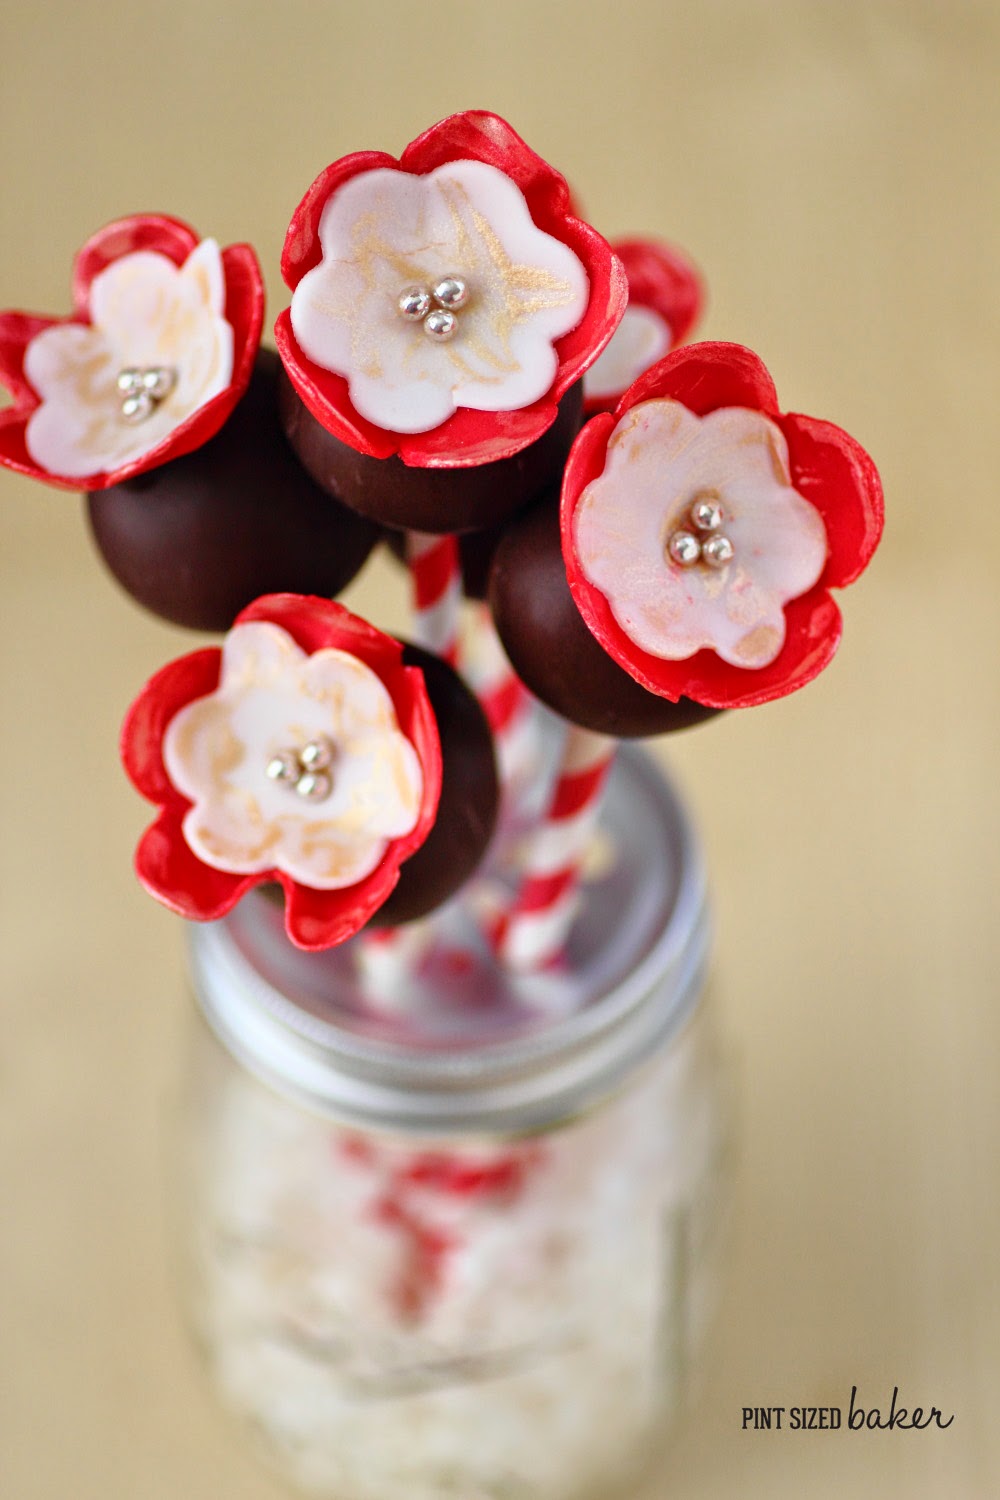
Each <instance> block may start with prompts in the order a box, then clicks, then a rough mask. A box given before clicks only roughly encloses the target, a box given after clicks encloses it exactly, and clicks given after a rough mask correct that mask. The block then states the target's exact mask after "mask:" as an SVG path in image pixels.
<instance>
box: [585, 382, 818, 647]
mask: <svg viewBox="0 0 1000 1500" xmlns="http://www.w3.org/2000/svg"><path fill="white" fill-rule="evenodd" d="M709 497H710V498H709ZM700 506H707V507H709V509H711V507H717V508H718V511H719V517H718V519H716V518H714V517H711V520H712V524H711V525H704V526H703V528H701V531H700V533H699V527H698V525H697V524H696V522H697V519H698V516H699V511H698V509H697V507H700ZM708 515H709V512H708V510H706V511H705V516H706V517H708ZM720 527H721V528H722V530H720V529H719V528H720ZM699 535H700V539H699ZM687 536H690V537H691V539H692V541H694V543H695V547H694V548H688V547H687V546H686V545H682V546H678V544H677V538H678V537H687ZM720 538H721V539H724V540H725V542H726V543H727V548H726V549H719V547H718V546H717V543H718V540H719V539H720ZM573 540H574V546H575V549H576V554H577V558H578V560H579V564H580V567H581V569H582V571H583V573H584V576H585V577H586V578H587V579H588V580H589V581H590V582H591V583H592V584H593V585H594V586H595V588H597V589H599V590H600V591H601V593H602V594H603V595H604V596H605V598H606V599H607V601H608V604H609V605H610V607H611V611H612V613H613V615H614V617H615V619H616V620H617V621H618V624H619V625H620V626H621V628H622V630H623V631H624V632H625V634H626V635H627V636H628V637H629V638H630V639H631V640H632V641H634V642H635V644H636V645H637V646H639V647H641V649H642V650H643V651H647V652H649V654H650V655H652V656H658V657H661V658H663V659H664V660H666V661H680V660H682V659H684V658H686V657H689V656H693V655H694V653H695V652H696V651H700V650H702V649H703V648H705V647H708V648H709V649H711V650H713V651H715V652H716V653H717V654H718V655H719V656H720V657H722V659H723V661H727V662H729V663H731V664H732V665H733V666H737V667H749V668H755V667H765V666H767V664H768V663H769V662H772V661H773V660H774V659H775V657H776V656H777V655H778V653H779V651H780V650H781V648H782V646H783V644H784V640H785V616H784V605H785V604H787V603H788V602H789V600H791V599H796V598H798V597H799V596H800V595H801V594H804V593H806V592H807V591H808V590H809V589H810V588H812V586H813V584H815V583H816V582H817V581H818V579H819V577H820V574H821V573H822V571H823V567H824V564H825V562H826V554H827V542H826V531H825V529H824V526H823V522H822V519H821V517H820V515H819V512H818V511H817V510H816V509H815V508H814V507H813V506H812V505H810V504H809V502H808V501H807V500H805V499H803V497H802V496H801V495H800V494H799V493H798V491H797V490H795V489H794V488H793V487H792V483H791V478H790V474H789V467H788V445H787V443H786V442H785V438H784V434H783V433H782V432H781V429H780V428H779V427H778V426H776V424H775V423H774V422H772V421H771V420H770V419H769V418H768V417H765V416H764V415H763V414H762V413H761V412H757V411H749V410H746V409H744V408H743V407H724V408H721V409H720V410H718V411H713V412H709V413H708V415H707V416H704V417H698V416H695V414H694V413H693V412H690V411H688V409H687V408H686V407H685V406H682V405H681V404H680V403H679V402H677V401H671V400H667V399H661V400H654V401H646V402H643V403H642V404H641V405H639V406H635V407H633V408H632V410H631V411H629V412H628V413H627V414H626V415H625V416H624V417H623V418H622V420H621V421H620V422H619V423H618V425H617V427H616V428H615V430H614V432H613V433H612V435H611V440H610V443H609V444H608V456H607V463H606V465H605V468H604V472H603V474H601V475H600V477H599V478H597V479H595V480H593V481H592V482H591V483H590V484H589V485H588V486H587V488H586V489H585V490H584V492H583V495H582V497H581V500H580V504H579V507H578V509H577V512H576V516H575V518H574V531H573ZM720 550H722V551H723V556H722V557H721V558H720V556H719V551H720ZM696 551H697V552H698V555H697V556H696V555H695V552H696ZM726 551H728V554H729V556H728V558H727V557H726V556H725V555H724V554H725V552H726ZM685 554H687V555H685Z"/></svg>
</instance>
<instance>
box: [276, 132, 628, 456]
mask: <svg viewBox="0 0 1000 1500" xmlns="http://www.w3.org/2000/svg"><path fill="white" fill-rule="evenodd" d="M282 273H283V275H284V277H285V280H286V282H287V283H288V285H289V287H291V288H292V290H293V298H292V306H291V308H290V309H288V310H287V311H286V312H283V313H282V314H281V316H280V317H279V319H278V322H277V325H276V327H275V337H276V339H277V343H278V349H279V351H280V354H281V357H282V360H283V362H284V364H285V368H286V370H287V371H288V375H289V377H290V379H291V381H292V383H293V385H294V386H295V389H296V390H297V392H298V394H299V396H300V397H301V399H302V401H303V402H304V403H305V405H306V406H307V407H308V409H309V411H310V412H312V414H313V416H314V417H316V418H317V420H318V421H319V422H321V423H322V425H323V426H324V427H326V428H327V429H328V431H330V432H332V433H333V434H334V435H335V436H336V437H338V438H340V439H341V440H342V441H343V442H345V443H348V444H349V445H350V446H351V447H353V448H355V449H357V450H358V451H359V452H361V453H364V454H368V455H370V456H372V457H375V458H388V457H389V456H390V455H392V454H394V453H398V454H399V455H400V457H401V458H402V459H403V461H404V462H405V463H407V464H410V465H412V466H414V467H418V468H434V467H448V468H453V467H465V466H472V465H478V464H483V463H489V462H492V461H494V460H498V459H503V458H507V457H509V456H510V455H511V454H514V453H517V452H519V451H520V450H521V449H523V448H525V447H527V446H528V445H529V444H530V443H532V442H534V441H535V440H536V439H537V438H539V437H541V435H542V434H543V433H544V432H545V431H546V430H547V429H548V428H549V427H550V426H551V425H552V423H553V421H554V420H555V416H556V406H557V403H558V401H559V400H560V398H561V397H562V396H563V394H564V393H565V392H566V391H567V390H568V389H569V387H570V386H571V385H572V384H574V382H575V381H577V380H579V379H580V377H581V375H582V374H583V372H584V370H586V369H587V368H588V366H589V365H591V364H592V363H593V361H594V360H595V359H596V358H597V356H598V355H599V354H600V352H601V350H602V349H603V348H604V346H605V344H606V343H607V342H608V340H609V339H610V337H611V335H612V333H613V332H614V329H615V327H616V326H617V324H618V321H619V319H620V318H621V315H622V312H623V310H624V307H625V302H626V297H627V288H626V283H625V276H624V272H623V270H622V267H621V265H620V263H619V262H618V260H617V259H616V257H615V256H614V255H613V253H612V251H611V249H610V247H609V246H608V244H607V243H606V241H605V240H603V239H602V238H601V236H600V235H599V234H598V233H597V232H596V231H595V230H594V229H592V228H591V227H590V226H589V225H588V224H585V223H584V222H582V220H580V219H579V218H577V217H576V215H575V214H574V213H573V211H572V206H571V203H570V198H569V189H568V187H567V185H566V182H565V180H564V179H563V178H562V177H561V176H560V174H559V173H558V172H556V171H554V170H553V169H552V168H551V167H550V166H548V165H547V164H546V163H545V162H544V161H542V160H541V158H540V157H538V156H536V155H535V153H534V152H533V151H531V150H530V148H529V147H528V146H527V145H525V143H524V141H522V140H521V138H520V137H519V136H518V135H516V134H515V132H514V131H513V130H512V129H511V127H510V126H509V125H507V124H506V123H505V122H504V121H503V120H501V119H499V118H498V117H497V116H496V115H493V114H488V113H485V112H483V111H470V112H468V113H465V114H459V115H452V116H451V117H450V118H449V119H447V120H443V121H441V122H440V124H437V125H434V126H432V127H431V129H430V130H428V131H426V132H425V133H424V134H423V135H421V136H419V137H418V138H417V139H416V140H415V141H413V142H411V144H410V145H409V146H407V147H406V149H405V151H404V152H403V154H402V156H401V157H400V158H399V160H398V161H397V160H396V159H395V158H394V157H391V156H388V155H386V154H385V153H384V152H378V151H363V152H357V153H355V154H354V155H352V156H347V157H343V158H342V159H341V160H339V161H336V162H334V163H333V164H332V166H329V167H328V168H327V169H326V171H325V172H323V173H321V174H320V176H319V177H318V178H317V179H316V181H315V182H314V183H313V185H312V187H311V188H310V189H309V192H308V193H307V194H306V196H305V198H304V199H303V200H302V202H301V203H300V205H299V207H298V208H297V209H296V211H295V214H294V216H293V218H292V222H291V226H290V228H289V231H288V236H287V238H286V240H285V249H284V254H283V257H282Z"/></svg>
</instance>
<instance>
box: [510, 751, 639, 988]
mask: <svg viewBox="0 0 1000 1500" xmlns="http://www.w3.org/2000/svg"><path fill="white" fill-rule="evenodd" d="M616 744H617V741H615V740H614V739H611V738H609V737H608V736H607V735H603V734H593V733H592V732H591V731H590V730H588V729H577V728H576V727H574V726H570V729H569V732H568V734H567V737H566V744H565V748H564V751H563V758H562V764H561V766H560V769H559V774H558V777H557V779H556V784H555V788H554V791H553V793H552V799H551V802H550V804H549V807H548V810H547V812H546V814H545V816H544V818H543V819H542V821H541V823H540V824H539V826H538V827H537V829H536V830H535V831H534V833H533V834H531V835H529V840H530V842H529V844H528V849H527V854H526V857H525V862H524V875H523V878H522V882H521V886H520V888H519V890H518V891H517V893H516V895H515V897H514V901H513V904H512V906H511V908H510V910H509V911H508V912H507V913H506V914H505V915H504V916H502V917H501V918H500V920H499V921H498V923H497V925H496V929H495V931H494V942H495V945H496V950H497V954H498V956H499V958H500V960H501V962H502V963H505V964H507V965H509V966H510V967H511V968H513V969H529V970H530V969H540V968H542V967H543V966H544V965H545V964H547V963H549V962H551V960H552V959H554V958H556V957H557V956H558V954H559V953H560V952H561V950H562V948H563V946H564V945H565V942H566V937H567V934H568V933H569V929H570V925H571V923H572V921H573V917H574V915H575V912H576V908H577V904H578V899H579V897H578V886H579V883H580V877H581V875H582V872H583V864H584V860H585V858H586V855H587V850H588V847H589V845H590V841H591V837H592V834H593V830H594V826H595V824H596V822H597V815H598V812H599V810H600V804H601V793H602V791H603V789H604V783H605V780H606V779H607V775H608V771H609V769H610V767H611V762H612V760H613V759H614V753H615V747H616Z"/></svg>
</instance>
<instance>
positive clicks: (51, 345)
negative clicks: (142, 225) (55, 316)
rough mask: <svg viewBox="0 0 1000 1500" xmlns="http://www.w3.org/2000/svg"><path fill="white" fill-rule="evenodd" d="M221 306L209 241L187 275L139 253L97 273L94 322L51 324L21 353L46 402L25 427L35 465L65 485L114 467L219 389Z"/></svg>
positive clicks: (228, 337)
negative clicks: (58, 477) (63, 477)
mask: <svg viewBox="0 0 1000 1500" xmlns="http://www.w3.org/2000/svg"><path fill="white" fill-rule="evenodd" d="M225 302H226V288H225V279H224V276H223V269H222V257H221V255H220V253H219V247H218V245H217V244H216V243H215V241H214V240H202V242H201V244H200V245H198V246H197V247H196V248H195V249H194V250H192V252H191V254H190V255H189V256H188V258H187V260H186V261H185V262H184V264H183V265H182V266H176V265H174V263H173V261H171V260H169V259H168V258H167V256H165V255H161V254H159V252H157V251H154V250H136V251H135V252H134V253H133V254H131V255H123V256H121V257H120V259H118V260H116V261H113V262H112V263H111V265H109V266H108V267H107V268H106V269H105V270H103V271H101V272H100V274H99V275H97V276H95V277H94V280H93V282H92V283H91V287H90V307H89V312H90V323H89V324H81V323H57V324H54V325H53V326H52V327H51V328H46V329H44V330H43V332H41V333H40V334H38V335H37V336H36V337H35V338H34V339H32V341H31V343H30V344H29V345H28V347H27V350H26V351H25V358H24V372H25V375H26V376H27V378H28V380H29V382H30V383H31V385H32V386H33V388H34V389H35V391H36V392H37V393H38V395H39V396H40V397H41V405H40V406H38V407H37V408H36V409H35V411H34V412H33V413H32V414H31V417H30V418H29V420H28V424H27V427H26V429H25V442H26V444H27V448H28V452H29V454H30V455H31V457H32V459H33V460H34V461H35V463H36V464H38V465H39V467H40V468H43V469H47V470H48V471H49V472H50V473H52V474H59V475H62V476H65V477H66V478H68V479H86V478H87V476H88V475H92V474H100V473H106V472H109V471H112V470H114V469H119V468H121V467H122V466H123V465H124V464H127V463H131V462H133V461H134V460H135V459H138V458H141V457H142V456H143V455H144V454H146V453H148V452H149V451H150V450H151V449H153V448H155V447H156V446H157V445H158V444H159V443H161V442H162V441H163V440H164V438H166V437H167V436H169V434H170V433H171V432H172V431H173V430H174V428H175V427H177V426H179V425H180V423H181V422H183V421H185V420H186V419H187V418H188V417H189V416H190V415H191V414H192V412H194V411H197V409H198V408H199V407H200V406H204V404H205V403H206V401H210V400H211V398H212V397H213V396H216V395H218V393H219V392H220V391H223V390H225V389H226V387H227V386H228V385H229V383H230V381H231V379H232V374H233V330H232V327H231V326H230V324H229V323H228V322H227V321H226V319H225V318H224V317H223V311H224V309H225ZM130 403H131V404H130Z"/></svg>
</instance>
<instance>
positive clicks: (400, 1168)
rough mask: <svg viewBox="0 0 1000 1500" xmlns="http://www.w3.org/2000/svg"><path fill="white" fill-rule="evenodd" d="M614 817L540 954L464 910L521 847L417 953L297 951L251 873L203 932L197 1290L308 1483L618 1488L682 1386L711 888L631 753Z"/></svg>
mask: <svg viewBox="0 0 1000 1500" xmlns="http://www.w3.org/2000/svg"><path fill="white" fill-rule="evenodd" d="M602 830H603V831H602V841H601V846H600V848H599V850H598V857H597V858H596V860H595V861H592V863H593V864H594V866H595V867H594V868H593V869H592V870H591V872H590V878H589V880H588V882H587V884H586V886H585V893H584V898H583V904H582V908H581V911H580V914H579V916H578V918H577V921H576V923H575V926H574V929H573V932H572V934H571V938H570V942H569V946H568V950H567V955H566V959H565V962H564V963H562V964H561V965H560V966H559V967H558V968H557V969H555V970H553V971H551V972H547V973H545V974H543V975H539V976H530V977H522V978H518V977H516V976H510V975H504V974H502V973H499V972H498V971H497V969H496V966H495V965H494V964H493V963H492V962H491V960H490V958H489V954H488V952H487V950H486V947H485V944H484V943H483V942H482V939H481V938H480V939H478V940H477V937H476V932H477V931H478V929H479V926H481V924H474V923H473V922H472V921H471V920H470V910H472V909H473V908H474V907H475V904H476V902H477V901H479V902H482V901H483V900H484V899H485V896H484V891H485V890H486V889H487V885H488V882H489V881H490V879H491V878H495V872H496V868H497V860H498V858H499V863H500V865H501V867H502V863H503V856H502V850H503V846H504V839H503V838H501V839H500V840H499V847H500V850H501V854H500V856H496V855H495V856H494V861H493V875H492V876H491V875H490V874H489V873H488V875H487V876H486V877H484V878H483V880H482V881H480V882H478V896H477V894H476V892H473V893H472V894H471V895H470V896H469V897H468V898H467V899H466V900H464V901H460V902H453V903H451V905H450V907H448V908H446V909H445V910H444V912H443V914H442V915H441V916H440V917H439V918H438V919H437V920H436V922H435V927H434V939H433V941H432V942H431V943H430V944H429V945H427V944H424V945H422V946H421V945H419V944H418V945H417V947H416V949H415V950H411V949H409V948H408V947H407V944H406V940H405V939H404V941H403V945H402V946H401V948H400V950H399V951H398V952H393V951H392V950H393V945H392V944H391V943H390V944H386V945H376V946H375V947H374V948H372V947H371V946H370V945H359V944H357V943H355V944H349V945H346V946H345V948H342V949H337V950H334V951H332V952H330V953H327V954H319V955H309V954H303V953H301V952H299V951H297V950H295V949H294V948H292V947H291V946H290V944H289V943H288V942H287V940H286V939H285V937H284V932H283V928H282V920H281V913H280V910H279V909H278V908H277V907H276V906H274V905H273V904H272V903H271V902H270V901H268V900H267V899H266V897H264V896H263V895H262V893H260V892H255V893H252V895H251V898H249V899H248V900H245V901H244V902H243V903H242V904H241V905H240V906H239V907H238V908H237V909H236V910H235V911H234V912H233V913H232V915H231V916H230V917H228V918H226V919H225V920H224V921H222V922H219V923H215V924H212V925H210V926H206V927H200V928H196V929H194V931H193V932H192V936H191V955H192V967H193V973H194V979H195V986H196V990H197V993H198V997H199V1000H200V1003H201V1009H202V1012H203V1014H204V1017H205V1018H207V1021H208V1026H205V1025H204V1024H203V1023H202V1024H201V1025H200V1028H199V1032H198V1034H197V1037H196V1040H195V1050H194V1058H193V1066H192V1068H191V1069H190V1072H189V1086H188V1089H187V1094H186V1103H185V1108H184V1111H183V1121H182V1125H183V1128H182V1137H183V1147H184V1149H183V1151H182V1165H183V1173H182V1180H181V1189H182V1194H181V1201H182V1207H183V1214H182V1231H183V1233H182V1251H183V1260H184V1266H185V1286H186V1291H187V1294H188V1297H189V1306H190V1313H191V1316H192V1319H193V1323H194V1326H195V1329H196V1332H197V1336H198V1339H199V1342H200V1344H201V1346H202V1349H203V1351H204V1354H205V1357H206V1360H207V1363H208V1367H209V1370H210V1373H211V1377H212V1380H213V1383H214V1385H215V1386H216V1388H217V1390H218V1391H219V1393H220V1394H221V1396H222V1397H223V1399H224V1401H225V1403H226V1404H227V1405H228V1406H229V1407H230V1408H232V1409H233V1410H235V1411H236V1412H237V1413H238V1414H240V1415H241V1416H242V1417H243V1418H244V1419H246V1420H247V1422H248V1423H249V1424H250V1425H252V1427H253V1428H254V1429H256V1431H257V1433H258V1434H259V1435H260V1436H261V1437H262V1438H263V1439H264V1442H265V1445H266V1447H267V1449H268V1450H269V1452H270V1455H271V1458H272V1460H273V1461H275V1462H276V1463H277V1464H278V1466H279V1468H280V1469H281V1471H282V1472H283V1473H284V1475H285V1476H286V1477H287V1478H288V1479H289V1480H290V1481H292V1482H293V1483H294V1484H296V1485H297V1486H299V1487H300V1488H302V1489H304V1490H306V1491H308V1492H311V1493H314V1494H317V1495H323V1496H331V1497H336V1500H399V1497H400V1496H402V1495H405V1496H406V1497H407V1500H442V1497H454V1500H487V1497H489V1500H512V1497H515V1496H516V1497H518V1500H535V1497H537V1500H542V1497H544V1500H563V1497H567V1500H568V1497H577V1496H582V1495H589V1494H594V1495H600V1496H601V1497H602V1500H608V1497H609V1496H610V1495H611V1494H613V1493H617V1492H618V1488H619V1486H621V1487H622V1488H623V1490H625V1489H626V1487H627V1486H628V1485H629V1484H630V1483H632V1482H633V1481H634V1478H635V1476H636V1472H637V1471H638V1470H639V1469H640V1468H641V1467H643V1466H644V1465H645V1463H646V1462H647V1461H648V1458H649V1456H650V1454H651V1453H652V1452H653V1451H655V1446H656V1440H657V1438H658V1437H659V1436H660V1435H661V1434H662V1432H663V1431H664V1429H665V1427H666V1424H667V1421H668V1419H669V1417H670V1415H671V1414H672V1412H673V1410H674V1409H675V1407H676V1404H677V1401H678V1398H679V1396H680V1393H681V1387H682V1377H683V1374H684V1371H685V1369H686V1368H687V1366H688V1364H689V1360H690V1356H691V1354H692V1352H693V1350H694V1348H695V1347H696V1345H697V1343H698V1341H699V1338H700V1335H701V1333H702V1331H703V1328H704V1325H705V1322H706V1319H707V1315H708V1312H709V1309H710V1306H711V1303H712V1300H713V1285H714V1281H715V1271H716V1265H715V1261H716V1251H717V1241H718V1235H717V1232H716V1229H717V1221H718V1217H719V1206H720V1196H721V1195H720V1189H721V1188H722V1187H723V1185H724V1182H723V1179H724V1174H723V1171H722V1159H723V1150H722V1147H723V1142H724V1129H723V1109H722V1098H721V1096H722V1092H723V1090H722V1088H721V1070H720V1068H719V1065H718V1058H717V1052H716V1047H715V1043H714V1040H713V1036H712V1031H711V1026H710V1024H709V1022H708V1020H707V1019H706V1017H705V1016H704V1015H703V1014H702V1010H703V1007H702V1006H701V1005H700V1004H699V999H700V993H701V988H702V980H703V972H704V965H705V959H706V948H707V937H706V933H707V924H706V913H705V892H704V880H703V874H702V868H701V861H700V858H699V855H698V851H697V849H696V847H695V844H694V842H693V839H692V835H691V830H690V828H689V826H688V823H687V821H686V819H685V817H684V814H683V812H682V810H681V808H680V806H679V804H678V802H677V799H676V797H675V796H674V794H673V793H672V791H671V790H670V788H669V786H668V785H667V784H666V783H665V782H664V781H663V779H662V777H661V775H660V773H659V772H658V770H657V769H656V768H655V767H654V766H653V765H652V763H651V762H650V761H649V760H647V759H646V758H645V757H644V756H643V755H641V754H639V753H637V752H635V751H629V750H626V751H624V752H623V753H622V754H620V756H619V758H618V761H617V763H616V766H615V769H614V771H613V773H612V776H611V778H610V781H609V786H608V793H607V797H606V802H605V809H604V814H603V821H602ZM515 835H516V831H515ZM508 842H509V838H508ZM484 882H485V884H484ZM373 960H374V961H373ZM387 973H388V975H389V982H387V978H386V975H387ZM401 975H402V980H403V982H402V983H401V982H400V978H401ZM388 997H391V999H392V1003H390V999H389V998H388Z"/></svg>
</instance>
